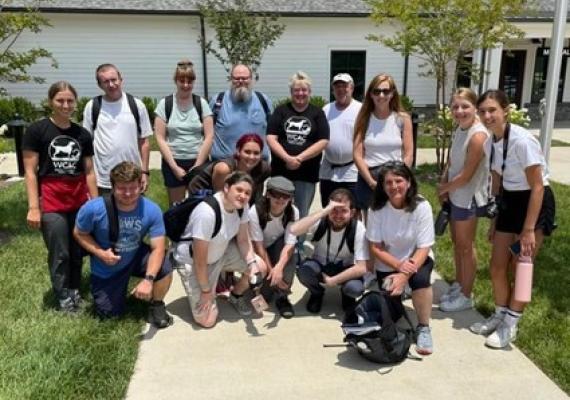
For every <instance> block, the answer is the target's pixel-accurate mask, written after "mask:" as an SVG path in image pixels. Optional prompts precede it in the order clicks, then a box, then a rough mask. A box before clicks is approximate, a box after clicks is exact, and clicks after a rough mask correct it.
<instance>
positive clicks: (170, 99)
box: [164, 94, 174, 124]
mask: <svg viewBox="0 0 570 400" xmlns="http://www.w3.org/2000/svg"><path fill="white" fill-rule="evenodd" d="M173 107H174V95H173V94H169V95H168V96H166V97H165V98H164V113H165V114H166V121H164V122H166V123H167V124H168V121H170V116H171V115H172V108H173Z"/></svg>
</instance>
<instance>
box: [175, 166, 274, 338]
mask: <svg viewBox="0 0 570 400" xmlns="http://www.w3.org/2000/svg"><path fill="white" fill-rule="evenodd" d="M252 188H253V180H252V179H251V177H250V176H249V175H248V174H246V173H244V172H234V173H232V174H230V175H229V176H228V177H227V178H226V181H225V184H224V188H223V190H222V191H220V192H218V193H216V194H215V195H214V197H213V199H214V200H215V201H216V202H217V204H216V203H213V204H211V203H209V201H203V202H201V203H200V204H198V205H197V206H196V208H194V210H192V213H191V214H190V218H189V220H188V223H187V225H186V228H185V230H184V234H183V235H182V237H184V238H188V239H191V240H190V241H180V242H179V243H178V244H177V246H176V250H175V253H174V258H175V260H176V262H177V263H178V264H179V266H180V268H179V269H178V271H179V272H180V275H181V277H182V283H183V285H184V289H185V290H186V293H187V295H188V301H189V303H190V309H191V311H192V316H193V317H194V321H196V323H197V324H199V325H201V326H203V327H206V328H210V327H212V326H214V325H215V324H216V319H217V317H218V308H217V306H216V294H215V292H214V289H215V287H216V282H217V281H218V277H219V276H220V273H221V272H222V271H234V272H240V273H241V274H242V275H241V278H240V279H239V280H238V281H237V282H236V284H235V285H234V287H233V289H232V291H231V293H230V297H229V299H228V301H229V302H230V304H232V305H233V306H234V307H235V308H236V310H237V311H238V313H239V314H240V315H243V316H247V315H250V314H251V312H252V309H251V307H250V305H249V304H248V303H247V301H246V299H245V297H244V294H245V292H246V291H247V290H248V288H249V280H250V279H249V278H250V275H253V274H258V273H261V274H262V275H264V274H265V271H266V267H265V263H264V262H263V261H261V259H260V258H259V257H257V256H256V255H255V253H254V252H253V248H252V245H251V241H250V239H249V233H248V222H249V217H248V202H249V199H250V197H251V194H252ZM216 209H217V210H218V212H216ZM217 218H221V220H218V221H217ZM216 222H218V224H216ZM216 225H217V227H218V228H219V230H218V231H217V232H215V229H216Z"/></svg>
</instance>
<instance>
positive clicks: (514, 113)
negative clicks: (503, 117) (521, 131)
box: [509, 103, 531, 128]
mask: <svg viewBox="0 0 570 400" xmlns="http://www.w3.org/2000/svg"><path fill="white" fill-rule="evenodd" d="M509 121H511V122H512V123H513V124H517V125H520V126H524V127H525V128H528V127H529V126H530V121H531V119H530V117H529V116H528V110H527V109H526V108H520V109H519V108H518V107H517V105H516V104H514V103H513V104H511V105H510V106H509Z"/></svg>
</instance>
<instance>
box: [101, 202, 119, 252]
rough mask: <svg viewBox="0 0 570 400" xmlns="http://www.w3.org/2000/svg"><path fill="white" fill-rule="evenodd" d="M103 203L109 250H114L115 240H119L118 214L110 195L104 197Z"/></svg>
mask: <svg viewBox="0 0 570 400" xmlns="http://www.w3.org/2000/svg"><path fill="white" fill-rule="evenodd" d="M103 202H104V203H105V210H106V211H107V222H108V224H109V241H110V242H111V248H112V249H115V246H116V245H117V240H119V214H118V211H117V204H115V198H114V197H113V195H112V194H109V195H104V196H103Z"/></svg>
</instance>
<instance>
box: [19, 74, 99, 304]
mask: <svg viewBox="0 0 570 400" xmlns="http://www.w3.org/2000/svg"><path fill="white" fill-rule="evenodd" d="M48 100H49V105H50V107H51V109H52V115H51V116H50V117H49V118H44V119H42V120H40V121H37V122H34V123H33V124H31V125H30V126H29V127H28V129H27V131H26V134H25V135H24V138H23V146H22V149H23V155H24V170H25V183H26V191H27V193H28V215H27V223H28V226H30V227H31V228H34V229H38V228H39V229H41V231H42V234H43V238H44V241H45V243H46V246H47V249H48V265H49V271H50V277H51V282H52V287H53V290H54V292H55V294H56V296H57V299H58V308H59V310H61V311H64V312H77V311H79V307H80V303H81V297H80V295H79V284H80V281H81V264H82V262H83V257H82V252H81V247H80V246H79V244H77V242H76V241H75V239H73V234H72V231H73V227H74V225H75V216H76V214H77V210H79V208H80V207H81V205H82V204H83V203H85V202H86V201H87V199H88V197H89V196H91V197H95V196H97V183H96V179H95V172H94V170H93V162H92V156H93V141H92V138H91V135H90V134H89V132H87V131H86V130H85V129H84V128H82V127H81V126H79V125H77V124H75V123H74V122H72V121H71V116H72V115H73V112H74V111H75V105H76V102H77V92H76V91H75V89H74V88H73V86H71V85H70V84H69V83H67V82H64V81H60V82H56V83H54V84H53V85H51V87H50V88H49V90H48Z"/></svg>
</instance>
